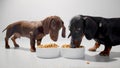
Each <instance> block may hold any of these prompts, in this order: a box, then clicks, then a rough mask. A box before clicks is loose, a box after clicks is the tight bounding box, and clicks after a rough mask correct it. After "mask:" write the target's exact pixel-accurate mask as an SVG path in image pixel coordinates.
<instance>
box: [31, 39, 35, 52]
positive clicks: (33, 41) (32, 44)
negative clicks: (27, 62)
mask: <svg viewBox="0 0 120 68" xmlns="http://www.w3.org/2000/svg"><path fill="white" fill-rule="evenodd" d="M30 46H31V48H30V51H31V52H35V51H36V48H35V39H34V38H30Z"/></svg>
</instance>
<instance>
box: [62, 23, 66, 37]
mask: <svg viewBox="0 0 120 68" xmlns="http://www.w3.org/2000/svg"><path fill="white" fill-rule="evenodd" d="M65 34H66V28H65V26H64V22H63V21H62V37H63V38H65V37H66V35H65Z"/></svg>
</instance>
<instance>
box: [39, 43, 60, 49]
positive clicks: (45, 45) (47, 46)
mask: <svg viewBox="0 0 120 68" xmlns="http://www.w3.org/2000/svg"><path fill="white" fill-rule="evenodd" d="M57 47H59V46H58V45H57V44H55V43H49V44H41V45H39V46H38V48H57Z"/></svg>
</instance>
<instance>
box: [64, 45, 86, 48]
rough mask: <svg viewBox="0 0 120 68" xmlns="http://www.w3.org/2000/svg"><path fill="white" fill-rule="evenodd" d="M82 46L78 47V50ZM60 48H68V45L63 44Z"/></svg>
mask: <svg viewBox="0 0 120 68" xmlns="http://www.w3.org/2000/svg"><path fill="white" fill-rule="evenodd" d="M83 47H84V46H79V47H78V48H83ZM62 48H70V44H63V45H62Z"/></svg>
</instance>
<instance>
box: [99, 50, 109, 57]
mask: <svg viewBox="0 0 120 68" xmlns="http://www.w3.org/2000/svg"><path fill="white" fill-rule="evenodd" d="M99 55H100V56H109V51H102V52H100V54H99Z"/></svg>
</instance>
